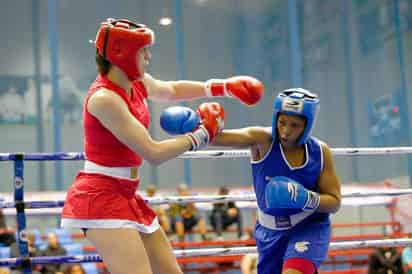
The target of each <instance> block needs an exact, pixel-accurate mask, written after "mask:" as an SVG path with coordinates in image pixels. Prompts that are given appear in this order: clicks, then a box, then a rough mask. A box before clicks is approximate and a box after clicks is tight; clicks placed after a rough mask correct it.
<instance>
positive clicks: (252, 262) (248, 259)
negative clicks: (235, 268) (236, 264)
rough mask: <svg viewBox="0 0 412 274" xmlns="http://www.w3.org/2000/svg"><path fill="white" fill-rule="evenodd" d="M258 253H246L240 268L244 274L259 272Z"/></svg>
mask: <svg viewBox="0 0 412 274" xmlns="http://www.w3.org/2000/svg"><path fill="white" fill-rule="evenodd" d="M257 261H258V254H257V253H253V254H246V255H245V256H243V257H242V260H241V261H240V270H241V272H242V274H257Z"/></svg>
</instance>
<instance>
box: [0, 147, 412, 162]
mask: <svg viewBox="0 0 412 274" xmlns="http://www.w3.org/2000/svg"><path fill="white" fill-rule="evenodd" d="M331 150H332V153H333V154H334V155H343V156H345V155H346V156H358V155H386V154H412V146H403V147H359V148H355V147H349V148H332V149H331ZM21 154H23V155H24V160H26V161H56V160H84V159H85V157H84V156H85V155H84V152H59V153H41V152H35V153H0V161H14V160H15V159H16V155H21ZM249 156H250V151H249V150H202V151H188V152H185V153H183V154H182V155H180V156H178V158H180V159H187V158H244V157H249Z"/></svg>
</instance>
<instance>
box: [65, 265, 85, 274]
mask: <svg viewBox="0 0 412 274" xmlns="http://www.w3.org/2000/svg"><path fill="white" fill-rule="evenodd" d="M61 273H62V274H86V271H85V270H84V268H83V267H82V265H81V264H67V265H65V266H64V267H63V268H62V271H61Z"/></svg>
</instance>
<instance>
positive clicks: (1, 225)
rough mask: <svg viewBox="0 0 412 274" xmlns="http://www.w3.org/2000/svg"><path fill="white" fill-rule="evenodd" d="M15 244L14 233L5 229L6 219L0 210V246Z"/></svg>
mask: <svg viewBox="0 0 412 274" xmlns="http://www.w3.org/2000/svg"><path fill="white" fill-rule="evenodd" d="M14 242H16V237H15V236H14V232H13V231H12V230H10V229H9V228H8V227H7V223H6V217H5V216H4V213H3V210H1V209H0V246H10V245H11V244H12V243H14Z"/></svg>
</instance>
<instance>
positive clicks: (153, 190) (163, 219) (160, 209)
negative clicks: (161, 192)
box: [146, 184, 170, 233]
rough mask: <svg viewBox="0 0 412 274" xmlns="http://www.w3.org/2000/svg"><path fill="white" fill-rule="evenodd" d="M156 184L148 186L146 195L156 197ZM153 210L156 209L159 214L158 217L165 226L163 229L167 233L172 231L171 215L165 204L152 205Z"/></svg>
mask: <svg viewBox="0 0 412 274" xmlns="http://www.w3.org/2000/svg"><path fill="white" fill-rule="evenodd" d="M156 191H157V189H156V186H155V185H154V184H150V185H148V186H147V188H146V196H147V197H149V198H152V197H155V196H156V195H157V194H156ZM152 208H153V210H154V211H155V213H156V215H157V219H158V220H159V224H160V226H161V227H162V228H163V230H164V231H165V232H166V233H169V232H170V221H169V217H168V216H167V214H166V209H165V207H164V206H163V205H156V206H152Z"/></svg>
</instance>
